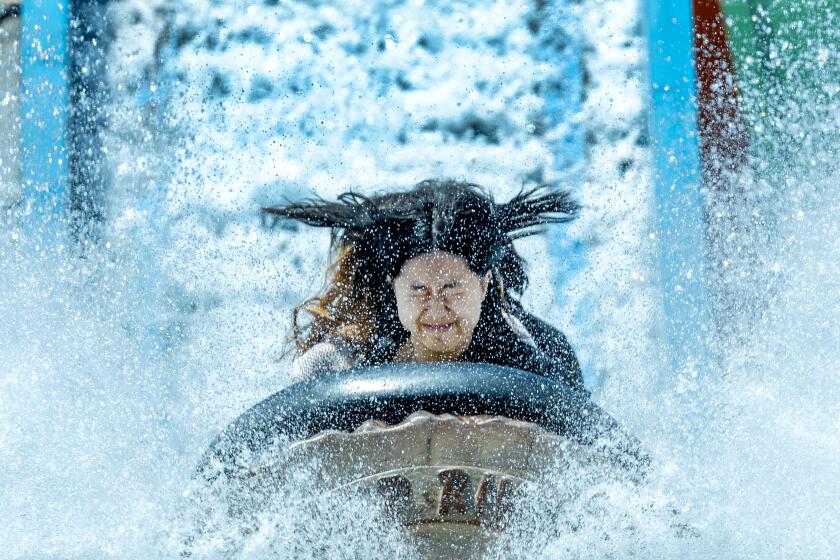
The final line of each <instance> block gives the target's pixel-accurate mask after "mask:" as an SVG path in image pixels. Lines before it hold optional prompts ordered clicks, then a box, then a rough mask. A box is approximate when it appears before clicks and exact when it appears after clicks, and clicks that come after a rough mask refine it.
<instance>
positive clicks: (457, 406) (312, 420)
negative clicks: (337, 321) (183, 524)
mask: <svg viewBox="0 0 840 560" xmlns="http://www.w3.org/2000/svg"><path fill="white" fill-rule="evenodd" d="M419 410H425V411H427V412H431V413H432V414H444V413H450V414H454V415H458V416H469V415H479V414H489V415H498V416H505V417H507V418H511V419H513V420H523V421H527V422H532V423H534V424H537V425H539V426H541V427H543V428H545V429H546V430H548V431H551V432H554V433H556V434H559V435H561V436H566V437H568V438H570V439H573V440H575V441H577V442H580V443H584V444H595V443H596V442H599V444H600V445H602V446H604V448H605V451H606V452H607V453H608V454H609V455H611V456H612V457H613V458H614V459H616V460H617V461H618V462H619V463H621V464H624V465H625V466H631V465H635V466H638V463H639V462H640V461H641V462H643V463H646V462H647V459H646V457H645V455H644V453H643V452H642V451H641V448H640V445H639V442H638V440H636V438H634V437H632V436H630V435H628V434H626V433H625V432H624V431H623V430H622V429H621V428H620V427H619V425H618V423H617V422H616V421H615V420H613V419H612V418H611V417H610V416H609V415H608V414H607V413H606V412H604V411H603V410H602V409H601V408H599V407H598V406H597V405H595V404H594V403H592V402H591V401H590V400H589V398H588V396H587V395H586V394H585V393H583V392H581V391H577V390H574V389H572V388H570V387H568V386H567V385H565V384H563V383H561V382H559V381H554V380H551V379H548V378H546V377H543V376H541V375H537V374H534V373H530V372H527V371H522V370H518V369H514V368H509V367H504V366H497V365H492V364H467V363H443V364H416V363H415V364H387V365H382V366H376V367H368V368H359V369H354V370H349V371H341V372H336V373H330V374H325V375H323V376H319V377H316V378H314V379H310V380H307V381H303V382H301V383H297V384H295V385H291V386H289V387H287V388H286V389H283V390H282V391H279V392H278V393H275V394H274V395H272V396H270V397H268V398H267V399H265V400H263V401H262V402H260V403H259V404H257V405H255V406H254V407H252V408H251V409H250V410H248V411H246V412H245V413H244V414H242V415H241V416H240V417H239V418H238V419H237V420H236V421H234V422H233V423H232V424H231V425H230V426H229V427H228V428H227V429H226V430H225V431H224V432H222V434H220V435H219V436H218V437H217V438H216V440H215V441H214V442H213V443H212V444H211V446H210V448H209V450H208V451H207V453H206V454H205V456H204V458H203V459H202V461H201V463H200V464H199V468H198V471H199V472H201V471H202V470H204V468H205V467H207V466H209V465H210V464H211V463H215V464H219V463H222V464H229V465H233V464H235V463H236V462H237V461H236V459H237V457H239V456H241V455H242V454H243V453H245V452H258V451H259V450H261V449H265V448H266V447H268V446H271V445H274V444H275V443H276V442H277V441H278V440H287V441H288V440H292V441H294V440H300V439H305V438H308V437H310V436H313V435H315V434H317V433H319V432H322V431H324V430H342V431H352V430H354V429H355V428H357V427H358V426H359V425H360V424H362V423H363V422H365V421H367V420H380V421H383V422H387V423H389V424H397V423H399V422H401V421H403V420H405V419H406V418H407V417H408V416H409V415H411V414H412V413H414V412H417V411H419Z"/></svg>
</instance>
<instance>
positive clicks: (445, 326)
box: [423, 323, 455, 333]
mask: <svg viewBox="0 0 840 560" xmlns="http://www.w3.org/2000/svg"><path fill="white" fill-rule="evenodd" d="M454 327H455V323H440V324H438V325H426V324H424V325H423V330H425V331H426V332H431V333H444V332H449V331H451V330H452V329H453V328H454Z"/></svg>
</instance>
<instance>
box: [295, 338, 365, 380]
mask: <svg viewBox="0 0 840 560" xmlns="http://www.w3.org/2000/svg"><path fill="white" fill-rule="evenodd" d="M357 361H358V357H357V351H356V348H355V347H354V345H353V344H351V343H350V342H348V341H347V340H345V339H343V338H341V337H338V336H335V337H330V338H327V339H326V340H324V341H322V342H319V343H318V344H316V345H314V346H313V347H312V348H310V349H309V350H307V351H306V352H304V353H303V354H301V355H299V356H298V357H296V358H295V359H294V361H293V362H292V380H293V381H295V382H297V381H303V380H305V379H309V378H310V377H314V376H316V375H319V374H322V373H328V372H332V371H343V370H345V369H351V368H352V367H353V366H355V365H356V362H357Z"/></svg>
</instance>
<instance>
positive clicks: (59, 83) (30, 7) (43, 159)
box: [21, 0, 70, 233]
mask: <svg viewBox="0 0 840 560" xmlns="http://www.w3.org/2000/svg"><path fill="white" fill-rule="evenodd" d="M69 11H70V7H69V3H68V2H67V1H66V0H61V1H59V0H27V1H26V2H25V3H24V5H23V6H22V7H21V66H22V68H21V73H22V75H21V86H22V87H21V92H22V101H23V103H22V115H21V117H22V118H21V164H22V165H21V167H22V178H23V200H24V203H25V205H26V215H25V216H24V224H23V225H24V226H25V227H26V228H28V229H32V230H33V231H41V232H44V233H46V232H47V231H51V232H57V231H59V230H61V229H62V228H63V227H64V226H65V224H66V214H67V206H68V201H67V198H68V196H67V190H68V189H67V184H68V181H67V174H68V169H69V164H68V161H67V146H66V133H67V117H68V108H69V105H70V93H69V87H68V71H67V70H68V60H69V59H68V44H67V43H68V41H67V37H68V35H67V31H68V23H69Z"/></svg>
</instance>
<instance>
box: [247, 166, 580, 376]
mask: <svg viewBox="0 0 840 560" xmlns="http://www.w3.org/2000/svg"><path fill="white" fill-rule="evenodd" d="M578 211H579V206H578V205H577V203H575V202H574V201H573V200H572V198H571V196H570V194H569V193H568V192H565V191H561V190H558V189H555V188H551V187H549V186H541V187H537V188H533V189H530V190H523V191H521V192H520V193H519V194H518V195H516V196H514V197H513V198H512V199H511V200H510V201H508V202H507V203H496V202H495V201H494V200H493V197H492V196H491V195H490V194H489V193H487V192H486V191H484V189H482V188H481V187H480V186H478V185H476V184H473V183H467V182H460V181H452V180H426V181H423V182H421V183H418V184H417V185H415V186H414V187H413V188H412V189H410V190H407V191H400V192H391V193H387V194H381V195H375V196H365V195H362V194H359V193H354V192H348V193H344V194H342V195H340V196H339V197H338V200H337V201H336V202H330V201H326V200H323V199H315V200H305V201H300V202H294V203H291V204H288V205H285V206H278V207H273V208H265V209H264V212H266V213H267V214H270V215H273V216H277V217H280V218H286V219H293V220H297V221H299V222H303V223H305V224H308V225H312V226H317V227H329V228H331V230H332V236H333V248H334V249H336V250H337V251H338V252H339V259H338V261H337V262H336V264H335V265H334V267H333V269H334V277H333V281H332V283H331V285H330V286H328V289H327V290H326V292H325V294H324V295H323V296H321V297H316V298H314V299H313V300H309V301H308V302H305V303H304V304H303V306H301V307H302V308H304V309H305V310H307V311H309V312H310V313H311V314H313V315H314V317H315V318H314V320H313V322H312V323H310V325H309V327H308V331H309V332H308V333H305V332H304V331H306V330H307V329H306V328H301V327H300V325H299V323H298V320H297V319H298V312H299V310H300V308H299V310H298V312H296V315H295V336H296V339H297V342H298V346H299V348H301V349H302V350H305V349H308V348H310V347H311V346H313V345H314V344H316V343H317V342H320V341H321V340H323V339H324V338H326V337H328V336H336V335H339V336H343V337H344V338H346V339H348V340H351V342H354V343H356V344H357V345H358V346H359V349H360V350H361V351H362V352H361V353H362V355H363V358H362V361H363V363H364V364H366V365H373V364H379V363H384V362H388V361H390V360H391V359H393V357H394V354H395V353H396V352H397V350H398V349H399V348H400V347H401V346H402V345H403V344H404V343H405V342H406V340H407V339H408V333H407V332H406V331H405V329H404V328H403V327H402V325H401V324H400V322H399V318H398V316H397V305H396V298H395V296H394V292H393V289H392V287H391V284H390V280H392V279H393V278H396V277H397V276H399V273H400V270H401V268H402V266H403V264H404V263H405V262H406V261H407V260H409V259H412V258H414V257H416V256H418V255H421V254H424V253H429V252H432V251H444V252H447V253H450V254H453V255H457V256H460V257H462V258H463V259H464V260H465V261H466V262H467V265H468V266H469V267H470V269H471V270H472V271H473V272H474V273H476V274H478V275H483V274H485V273H487V272H488V271H490V272H491V274H492V279H493V281H494V282H495V284H496V286H495V287H493V288H491V289H490V290H488V293H487V296H486V297H485V299H484V303H483V304H482V309H481V317H480V319H479V322H478V325H477V326H476V329H475V331H474V332H473V337H472V340H471V342H470V345H469V347H468V348H467V351H466V353H465V355H464V359H465V360H467V361H473V362H491V363H498V364H501V365H511V366H514V367H520V368H522V369H529V370H532V371H533V370H534V369H540V367H539V366H537V365H535V364H533V363H530V362H533V361H534V360H533V359H531V360H529V359H528V358H529V357H530V358H534V359H535V357H534V356H531V355H532V354H534V349H533V347H531V346H530V345H528V344H526V343H523V342H521V341H520V340H519V339H518V337H517V336H516V335H515V333H513V331H512V330H511V328H510V326H509V323H508V321H507V320H506V319H505V317H504V313H509V314H511V315H513V316H515V317H517V318H519V319H520V320H521V321H522V322H523V324H524V325H525V327H526V329H527V330H529V332H530V333H531V335H532V337H533V338H535V340H537V342H538V344H539V342H540V341H541V340H548V339H549V338H550V339H551V341H550V342H552V343H554V345H555V346H557V343H558V341H559V340H561V339H562V343H563V344H565V346H566V347H568V343H567V342H565V337H563V335H562V333H560V332H559V331H556V329H553V330H552V328H551V327H549V326H548V325H547V324H545V323H542V322H541V321H539V320H538V319H536V318H535V317H533V316H531V315H530V314H528V313H527V312H525V311H524V309H523V308H522V306H521V304H520V303H519V297H521V295H522V293H523V291H524V290H525V287H526V286H527V284H528V276H527V273H526V269H525V261H524V260H523V258H522V257H521V256H520V255H519V254H518V253H517V252H516V249H515V248H514V246H513V241H514V240H516V239H519V238H522V237H526V236H529V235H533V234H535V233H538V232H540V231H542V226H545V225H548V224H555V223H563V222H568V221H570V220H572V219H574V218H575V216H576V214H577V212H578ZM546 329H548V331H546V332H543V331H545V330H546ZM532 331H539V332H532ZM549 331H550V332H549ZM541 333H542V334H543V335H545V336H541ZM307 334H308V335H309V336H307ZM561 345H562V344H561ZM554 350H557V348H554ZM566 350H567V352H566V354H569V355H570V356H571V359H572V361H573V362H574V364H573V366H574V367H573V368H572V369H574V370H575V371H574V373H573V377H575V378H576V381H575V382H574V383H571V384H572V385H578V384H579V377H580V370H579V367H578V366H577V360H576V359H575V358H574V354H573V353H572V352H571V348H566ZM561 353H562V352H561ZM523 360H524V362H528V363H524V362H523ZM526 366H527V367H526ZM542 369H545V368H544V367H542ZM538 373H545V372H542V371H540V372H538ZM552 377H557V375H553V376H552Z"/></svg>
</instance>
